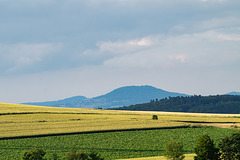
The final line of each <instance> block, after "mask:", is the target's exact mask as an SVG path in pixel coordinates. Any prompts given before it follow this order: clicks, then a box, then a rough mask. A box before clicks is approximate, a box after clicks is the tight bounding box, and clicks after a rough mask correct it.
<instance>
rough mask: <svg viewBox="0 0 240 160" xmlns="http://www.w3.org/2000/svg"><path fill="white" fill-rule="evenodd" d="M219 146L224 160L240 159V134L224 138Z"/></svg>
mask: <svg viewBox="0 0 240 160" xmlns="http://www.w3.org/2000/svg"><path fill="white" fill-rule="evenodd" d="M219 146H220V150H221V158H222V159H224V160H232V159H240V133H235V134H232V135H231V136H230V137H225V138H223V139H222V141H221V142H220V144H219Z"/></svg>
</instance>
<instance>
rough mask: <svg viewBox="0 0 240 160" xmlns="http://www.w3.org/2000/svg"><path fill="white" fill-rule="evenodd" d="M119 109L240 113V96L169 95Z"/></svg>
mask: <svg viewBox="0 0 240 160" xmlns="http://www.w3.org/2000/svg"><path fill="white" fill-rule="evenodd" d="M117 110H133V111H168V112H191V113H229V114H240V96H238V95H216V96H196V95H194V96H188V97H182V96H181V97H180V96H179V97H169V98H164V99H161V100H157V99H156V100H151V102H149V103H143V104H136V105H131V106H125V107H120V108H117Z"/></svg>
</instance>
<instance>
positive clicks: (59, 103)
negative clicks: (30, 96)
mask: <svg viewBox="0 0 240 160" xmlns="http://www.w3.org/2000/svg"><path fill="white" fill-rule="evenodd" d="M84 100H87V98H86V97H84V96H74V97H70V98H66V99H63V100H58V101H47V102H30V103H23V104H27V105H37V106H49V107H66V105H70V104H72V103H78V102H81V101H84Z"/></svg>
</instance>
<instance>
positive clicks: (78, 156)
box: [65, 150, 104, 160]
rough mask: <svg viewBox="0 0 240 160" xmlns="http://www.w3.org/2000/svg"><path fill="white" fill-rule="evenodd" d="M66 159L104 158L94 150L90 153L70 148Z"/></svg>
mask: <svg viewBox="0 0 240 160" xmlns="http://www.w3.org/2000/svg"><path fill="white" fill-rule="evenodd" d="M65 159H66V160H104V159H103V158H101V157H100V156H99V155H98V154H97V153H95V152H92V153H90V154H86V153H84V152H82V151H80V152H76V151H73V150H70V151H69V152H68V153H67V155H66V158H65Z"/></svg>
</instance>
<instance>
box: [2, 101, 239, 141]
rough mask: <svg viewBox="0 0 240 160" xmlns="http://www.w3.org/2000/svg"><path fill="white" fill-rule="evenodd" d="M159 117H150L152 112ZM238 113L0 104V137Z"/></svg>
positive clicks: (215, 121)
mask: <svg viewBox="0 0 240 160" xmlns="http://www.w3.org/2000/svg"><path fill="white" fill-rule="evenodd" d="M153 114H156V115H158V120H152V115H153ZM238 116H239V115H218V114H216V115H214V114H211V115H210V114H184V113H167V112H133V111H132V112H131V111H110V110H94V109H70V108H54V107H37V106H26V105H14V104H0V127H1V131H0V138H4V137H16V136H31V135H48V134H58V133H72V132H89V131H99V130H100V131H106V130H125V129H140V128H164V127H179V126H188V125H218V126H227V127H229V126H231V125H232V122H236V125H238V124H237V123H238V122H240V118H238Z"/></svg>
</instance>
